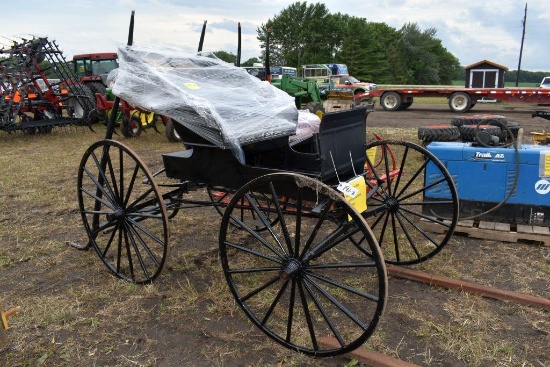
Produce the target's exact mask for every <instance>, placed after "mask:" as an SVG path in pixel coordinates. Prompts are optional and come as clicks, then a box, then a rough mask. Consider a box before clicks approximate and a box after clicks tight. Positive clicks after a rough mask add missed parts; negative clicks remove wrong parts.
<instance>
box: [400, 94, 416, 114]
mask: <svg viewBox="0 0 550 367" xmlns="http://www.w3.org/2000/svg"><path fill="white" fill-rule="evenodd" d="M412 104H413V98H412V97H411V98H410V101H408V102H403V103H402V104H401V110H403V111H404V110H406V109H407V108H409V107H411V106H412Z"/></svg>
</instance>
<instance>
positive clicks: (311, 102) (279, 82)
mask: <svg viewBox="0 0 550 367" xmlns="http://www.w3.org/2000/svg"><path fill="white" fill-rule="evenodd" d="M271 84H272V85H273V86H275V87H277V88H279V89H281V90H283V91H285V92H287V93H288V94H289V95H291V96H292V97H294V98H295V101H296V108H298V109H302V108H303V106H304V105H305V108H307V109H308V110H309V112H311V113H314V114H316V115H317V116H319V118H322V117H323V113H324V112H325V110H324V108H323V100H322V98H321V92H320V91H319V86H318V85H317V82H316V81H315V79H300V78H296V77H293V76H290V75H283V76H282V77H281V78H280V79H273V80H272V81H271Z"/></svg>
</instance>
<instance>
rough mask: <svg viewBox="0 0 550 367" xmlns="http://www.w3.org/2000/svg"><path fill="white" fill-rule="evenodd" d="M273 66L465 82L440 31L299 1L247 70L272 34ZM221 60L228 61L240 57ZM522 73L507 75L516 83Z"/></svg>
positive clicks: (387, 80)
mask: <svg viewBox="0 0 550 367" xmlns="http://www.w3.org/2000/svg"><path fill="white" fill-rule="evenodd" d="M268 30H270V33H269V50H270V53H269V56H270V64H271V65H285V66H292V67H296V68H298V69H299V68H300V66H301V65H305V64H317V63H343V64H346V65H347V66H348V70H349V73H350V74H351V75H353V76H355V77H356V78H358V79H359V80H362V81H373V82H375V83H378V84H416V85H448V84H452V81H453V80H465V72H464V69H463V68H462V67H461V65H460V62H459V60H458V59H457V58H456V57H455V56H454V55H453V54H452V53H450V52H449V51H448V50H447V49H446V48H445V47H443V45H442V43H441V40H440V39H438V38H437V30H436V29H435V28H429V29H427V30H421V29H420V28H419V26H418V25H417V24H416V23H406V24H404V25H403V26H402V27H401V28H400V29H395V28H393V27H390V26H388V25H387V24H385V23H379V22H369V21H368V20H367V19H365V18H360V17H356V16H350V15H347V14H342V13H335V14H333V13H330V12H329V10H328V9H327V7H326V6H325V5H324V4H322V3H315V4H308V3H307V2H306V1H302V2H300V1H298V2H295V3H293V4H291V5H289V6H288V7H286V8H284V9H283V10H282V11H281V12H280V13H279V14H276V15H275V16H273V18H270V19H268V21H267V22H266V23H265V24H262V25H261V26H260V27H258V28H257V30H256V31H257V39H258V40H259V41H260V46H261V48H262V54H261V55H260V56H259V58H252V59H249V60H247V61H245V62H243V63H241V65H242V66H251V65H252V64H253V63H254V62H263V61H264V60H265V46H266V41H267V32H268ZM216 55H217V56H218V57H220V58H222V59H223V60H225V61H228V62H235V60H236V56H235V55H233V54H231V53H227V52H225V51H218V52H216ZM516 73H517V71H510V72H507V73H506V74H505V78H506V81H515V78H516ZM542 74H544V72H528V71H521V72H520V81H522V82H533V83H536V82H539V83H540V80H542V77H543V76H545V75H542Z"/></svg>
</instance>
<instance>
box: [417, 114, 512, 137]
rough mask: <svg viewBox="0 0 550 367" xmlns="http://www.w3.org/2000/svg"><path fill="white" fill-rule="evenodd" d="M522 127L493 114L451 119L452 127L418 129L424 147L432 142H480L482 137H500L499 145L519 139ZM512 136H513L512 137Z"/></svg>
mask: <svg viewBox="0 0 550 367" xmlns="http://www.w3.org/2000/svg"><path fill="white" fill-rule="evenodd" d="M519 128H520V125H519V123H517V122H515V121H508V119H507V118H506V117H504V116H500V115H492V114H476V115H460V116H455V117H453V118H451V124H450V125H429V126H421V127H419V128H418V139H420V140H422V142H423V144H424V145H427V144H429V143H430V142H432V141H457V140H461V141H464V142H476V141H477V142H479V139H478V137H479V136H480V132H482V134H481V135H484V136H486V137H487V136H491V137H498V143H506V142H510V141H511V140H512V135H513V136H514V138H517V136H518V131H519ZM510 134H511V135H510Z"/></svg>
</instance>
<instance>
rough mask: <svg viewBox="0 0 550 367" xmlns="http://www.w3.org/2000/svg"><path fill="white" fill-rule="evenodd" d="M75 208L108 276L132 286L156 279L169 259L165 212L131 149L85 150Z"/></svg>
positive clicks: (99, 145) (108, 144) (98, 146)
mask: <svg viewBox="0 0 550 367" xmlns="http://www.w3.org/2000/svg"><path fill="white" fill-rule="evenodd" d="M78 204H79V207H80V213H81V215H82V221H83V223H84V228H85V230H86V233H87V234H88V238H89V241H90V242H89V243H91V245H92V246H93V247H94V249H95V250H96V252H97V254H98V255H99V257H100V259H101V260H102V261H103V263H104V264H105V265H106V266H107V268H108V269H109V270H110V271H111V272H113V273H114V274H115V275H116V276H117V277H119V278H122V279H125V280H128V281H130V282H133V283H149V282H151V281H153V280H154V279H155V278H156V277H157V276H158V275H159V274H160V272H161V271H162V269H163V267H164V263H165V260H166V256H167V253H168V252H167V249H168V218H167V214H166V206H165V203H164V200H163V198H162V195H161V193H160V191H159V188H158V186H157V184H156V183H155V181H154V180H153V175H152V174H151V173H150V172H149V170H148V169H147V167H146V166H145V164H144V163H143V162H142V160H141V159H140V158H139V157H138V156H137V155H136V154H135V153H134V152H133V151H132V150H131V149H130V148H128V147H127V146H126V145H124V144H122V143H120V142H117V141H114V140H100V141H98V142H96V143H94V144H92V145H91V146H90V147H89V148H88V150H87V151H86V152H85V153H84V156H83V157H82V161H81V163H80V166H79V169H78Z"/></svg>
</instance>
